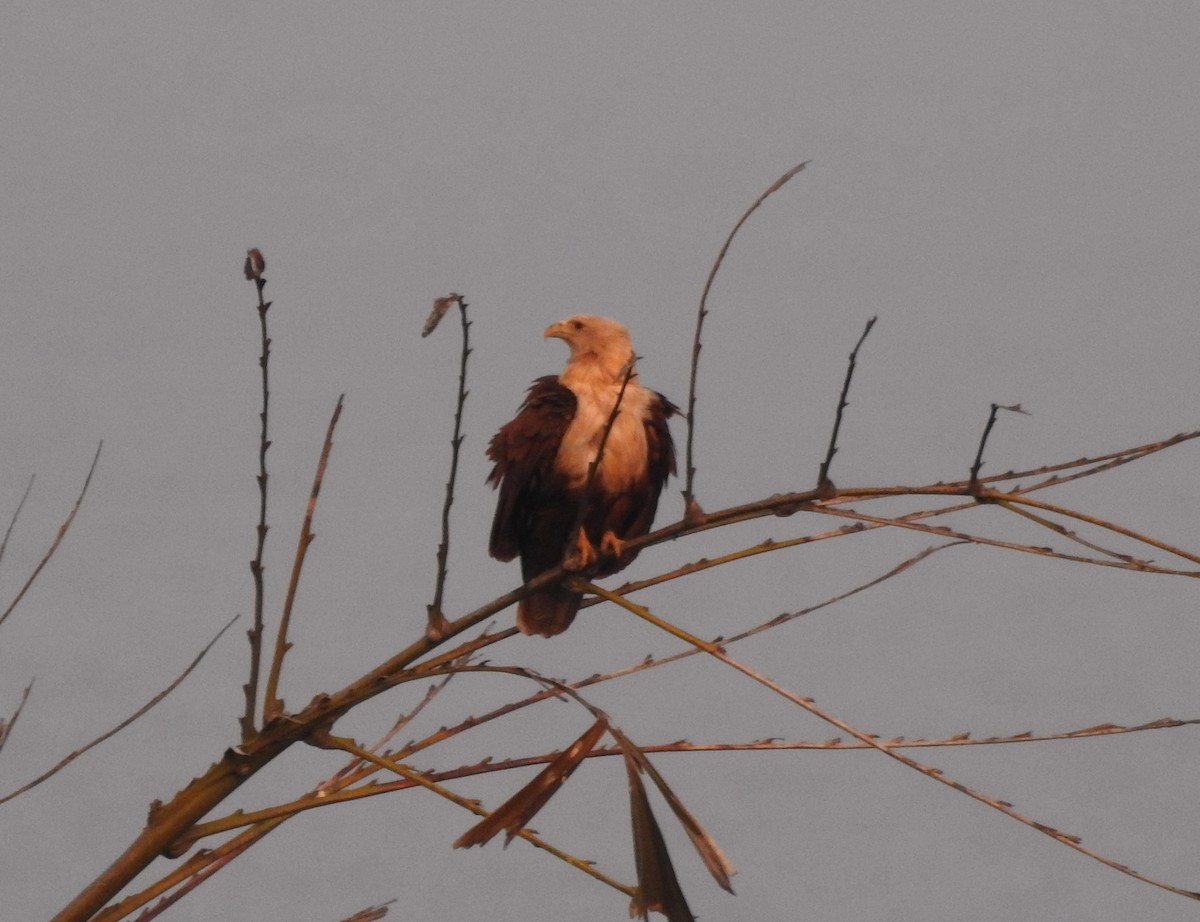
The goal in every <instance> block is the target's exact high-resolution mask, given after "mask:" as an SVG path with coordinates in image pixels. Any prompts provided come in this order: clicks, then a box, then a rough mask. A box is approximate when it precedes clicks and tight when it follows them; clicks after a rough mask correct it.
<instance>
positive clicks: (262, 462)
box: [240, 249, 271, 742]
mask: <svg viewBox="0 0 1200 922" xmlns="http://www.w3.org/2000/svg"><path fill="white" fill-rule="evenodd" d="M266 266H267V263H266V260H265V259H263V255H262V253H261V252H259V251H258V250H256V249H255V250H249V251H248V252H247V253H246V266H245V272H246V278H247V279H248V280H249V281H252V282H254V285H255V287H256V288H257V289H258V324H259V328H260V330H261V333H262V352H261V353H260V355H259V357H258V367H259V368H260V369H261V370H262V411H261V412H260V413H259V414H258V418H259V421H260V423H261V428H260V430H259V438H258V476H257V477H256V478H255V479H256V480H257V481H258V526H257V529H256V531H255V536H256V544H255V548H254V559H253V560H251V561H250V575H251V576H252V577H253V578H254V623H253V624H252V625H251V626H250V629H249V630H248V631H247V632H246V636H247V638H248V639H249V640H250V677H249V679H247V681H246V684H245V685H243V686H242V690H243V691H244V692H245V695H246V710H245V712H244V713H243V714H242V718H241V721H240V723H241V726H242V741H243V742H245V741H246V740H248V739H250V737H251V736H253V735H254V732H255V728H254V714H255V711H257V709H258V681H259V671H260V669H261V664H262V634H263V603H264V590H263V550H264V549H265V547H266V544H267V449H268V448H270V447H271V440H270V439H269V438H268V436H267V411H268V410H269V409H270V405H271V390H270V375H269V370H270V359H271V338H270V337H269V336H268V335H267V311H268V310H270V309H271V302H270V301H264V300H263V289H264V288H265V287H266V285H267V280H266V279H265V278H263V272H264V271H265V270H266Z"/></svg>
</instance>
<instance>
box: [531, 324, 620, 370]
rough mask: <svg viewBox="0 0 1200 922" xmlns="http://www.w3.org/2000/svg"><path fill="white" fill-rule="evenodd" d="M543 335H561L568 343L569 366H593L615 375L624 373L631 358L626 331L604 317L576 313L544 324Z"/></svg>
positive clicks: (551, 336) (560, 337)
mask: <svg viewBox="0 0 1200 922" xmlns="http://www.w3.org/2000/svg"><path fill="white" fill-rule="evenodd" d="M546 338H547V339H550V338H553V339H561V340H562V341H563V342H565V343H566V344H567V345H568V346H569V347H570V349H571V357H570V359H569V360H568V362H567V365H568V367H570V366H572V365H576V366H579V365H588V366H593V368H594V369H595V370H601V369H602V370H603V371H604V372H605V373H607V374H609V375H611V376H612V377H614V378H615V377H617V376H618V375H621V374H623V373H624V369H625V366H626V365H627V364H628V363H629V360H630V359H632V358H633V344H632V343H631V342H630V340H629V331H628V330H627V329H625V327H624V326H622V325H621V324H619V323H617V322H616V321H615V320H609V319H608V318H607V317H597V316H594V315H592V314H576V315H575V316H574V317H568V318H567V319H566V320H560V321H559V322H558V323H552V324H550V326H548V327H546Z"/></svg>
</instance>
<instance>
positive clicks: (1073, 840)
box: [577, 580, 1200, 900]
mask: <svg viewBox="0 0 1200 922" xmlns="http://www.w3.org/2000/svg"><path fill="white" fill-rule="evenodd" d="M577 582H579V583H583V581H582V580H578V581H577ZM584 588H585V589H586V590H587V591H588V592H594V593H595V594H596V595H600V596H603V597H604V598H606V599H608V600H609V601H610V602H615V603H616V604H617V605H620V606H621V607H622V608H624V609H625V610H626V611H628V612H630V613H631V614H634V615H637V616H638V617H639V618H641V619H642V620H644V621H648V622H649V623H650V624H653V625H655V626H656V627H658V628H660V629H662V630H664V631H666V632H667V633H668V634H671V635H673V636H675V637H678V638H679V639H680V640H685V641H687V642H688V643H690V644H693V645H694V646H696V647H699V648H700V649H701V650H703V651H704V652H705V653H708V654H709V655H710V656H712V657H714V658H715V659H718V660H720V661H721V662H723V663H725V665H727V666H731V667H732V668H734V669H736V670H737V671H738V672H740V673H742V674H743V675H745V676H747V677H749V678H750V679H753V680H754V681H755V682H757V683H758V684H759V685H762V686H764V687H765V688H768V689H770V690H771V691H773V692H774V693H775V694H777V695H779V696H780V697H782V698H784V699H786V700H788V701H790V702H792V703H793V704H795V705H797V706H798V707H800V708H803V709H804V710H806V711H808V713H810V714H812V715H813V716H814V717H819V718H820V719H821V720H823V721H825V722H826V723H829V724H832V725H833V726H835V727H837V728H838V729H839V730H841V731H842V732H844V733H847V734H849V735H850V736H853V737H854V738H855V739H857V740H858V741H859V742H860V743H864V744H865V745H867V746H870V747H871V748H872V749H876V750H878V751H879V752H881V753H883V754H884V755H886V756H887V757H888V758H891V759H895V760H896V761H897V762H900V763H901V764H902V765H905V766H907V767H908V768H911V769H913V770H915V771H918V772H920V773H921V774H922V775H924V776H925V777H926V778H930V779H932V780H933V781H936V782H938V783H939V784H944V785H946V786H947V787H949V788H952V789H954V790H956V791H958V792H959V793H961V794H966V795H967V796H968V797H970V798H972V799H973V800H977V801H979V802H980V803H982V804H985V805H987V806H989V807H991V808H992V809H994V810H998V811H999V812H1001V813H1003V814H1004V815H1005V816H1007V817H1009V818H1011V819H1014V820H1016V821H1017V822H1019V823H1023V824H1024V825H1026V826H1029V827H1030V828H1031V829H1036V830H1037V831H1038V832H1040V833H1042V834H1044V835H1047V836H1049V837H1050V838H1052V839H1054V840H1055V841H1056V842H1060V843H1061V844H1063V845H1066V846H1068V847H1069V848H1073V849H1075V851H1077V852H1080V853H1081V854H1084V855H1087V856H1088V857H1089V858H1093V859H1095V860H1096V861H1099V862H1100V863H1101V864H1103V865H1106V866H1107V867H1110V868H1112V869H1113V870H1116V871H1120V872H1121V873H1122V874H1126V875H1128V876H1130V877H1133V878H1134V879H1136V880H1140V881H1142V882H1143V883H1148V884H1150V885H1152V886H1155V887H1158V888H1160V889H1163V890H1167V891H1169V892H1171V893H1175V894H1178V895H1179V896H1185V897H1187V898H1188V899H1192V900H1200V892H1197V891H1194V890H1187V889H1184V888H1182V887H1177V886H1175V885H1173V884H1168V883H1166V882H1165V881H1161V880H1157V879H1155V878H1152V877H1148V876H1146V875H1145V874H1142V873H1140V872H1138V871H1135V870H1133V869H1132V868H1130V867H1128V866H1127V865H1124V864H1121V863H1120V862H1118V861H1114V860H1113V859H1111V858H1108V857H1106V856H1104V855H1101V854H1100V853H1099V852H1096V851H1093V850H1092V849H1090V848H1086V847H1085V846H1084V845H1083V843H1082V841H1081V840H1080V838H1079V837H1078V836H1075V835H1072V834H1070V833H1066V832H1063V831H1061V830H1058V829H1055V828H1053V827H1051V826H1047V825H1046V824H1044V823H1039V822H1037V821H1036V820H1033V819H1031V818H1030V817H1027V816H1025V815H1024V814H1022V813H1019V812H1018V811H1017V810H1016V809H1015V808H1014V807H1013V805H1012V804H1010V803H1008V802H1007V801H1003V800H997V799H996V798H994V797H989V796H988V795H986V794H984V793H982V792H981V791H977V790H975V789H974V788H970V787H968V786H967V785H965V784H962V783H961V782H958V781H955V780H953V779H952V778H950V777H949V776H947V775H946V773H945V772H943V771H942V770H941V769H940V768H935V767H934V766H932V765H926V764H925V763H923V762H920V761H918V760H916V759H914V758H912V757H911V756H907V755H905V754H904V753H902V752H898V751H897V750H896V749H895V748H894V747H893V746H891V745H890V744H889V743H887V742H884V741H883V740H881V739H879V738H878V737H877V736H875V735H874V734H872V733H867V732H866V731H864V730H860V729H858V728H857V727H855V726H853V725H852V724H849V723H847V722H846V721H844V720H842V719H841V718H840V717H837V716H836V715H835V714H833V713H832V712H831V711H828V710H826V709H825V708H823V707H820V706H819V705H818V704H817V703H816V702H815V701H814V700H813V699H812V698H806V697H802V696H800V695H797V694H796V693H795V692H793V691H790V690H788V689H786V688H784V687H783V686H782V685H780V684H779V683H777V682H775V681H773V680H772V679H769V678H767V677H766V676H765V675H763V674H762V673H760V672H758V671H757V670H755V669H752V668H751V667H749V666H747V665H745V664H743V663H741V662H739V661H738V660H736V659H734V658H733V657H731V656H730V655H729V654H728V653H726V652H725V651H724V649H723V648H722V647H721V646H720V645H719V644H715V643H710V642H709V641H706V640H701V639H700V638H699V637H696V636H695V635H693V634H689V633H688V632H687V631H685V630H683V629H682V628H680V627H678V626H677V625H674V624H672V623H670V622H669V621H665V620H664V619H662V618H660V617H658V616H657V615H655V614H653V613H652V612H651V611H650V610H649V609H648V608H646V607H645V606H643V605H637V604H636V603H634V602H630V601H629V600H628V599H625V598H622V597H621V596H619V595H617V594H616V593H613V592H609V591H608V590H606V589H604V588H602V587H600V586H597V585H595V584H592V583H587V584H585V585H584Z"/></svg>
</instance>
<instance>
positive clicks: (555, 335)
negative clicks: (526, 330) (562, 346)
mask: <svg viewBox="0 0 1200 922" xmlns="http://www.w3.org/2000/svg"><path fill="white" fill-rule="evenodd" d="M542 335H543V336H544V337H545V338H546V339H566V338H567V330H566V328H565V327H564V326H563V324H562V321H559V322H558V323H552V324H550V326H548V327H546V332H545V333H543V334H542Z"/></svg>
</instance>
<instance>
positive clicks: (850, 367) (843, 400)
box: [817, 317, 879, 491]
mask: <svg viewBox="0 0 1200 922" xmlns="http://www.w3.org/2000/svg"><path fill="white" fill-rule="evenodd" d="M878 319H879V318H878V317H872V318H871V319H870V320H868V321H867V326H866V329H864V330H863V332H862V336H860V337H859V338H858V342H857V343H855V344H854V348H853V349H852V350H851V352H850V361H849V362H848V363H847V365H846V380H845V381H843V382H842V393H841V396H840V397H838V405H837V412H836V413H835V414H834V416H833V432H831V433H830V434H829V450H828V451H826V452H825V460H824V461H822V462H821V469H820V471H819V472H818V473H817V489H818V490H821V491H824V490H828V489H829V488H831V487H832V486H833V484H832V483H831V482H830V480H829V467H830V465H832V464H833V456H834V455H836V454H837V451H838V448H837V439H838V433H839V432H840V431H841V428H842V412H843V411H844V410H845V409H846V407H848V406H849V405H850V401H849V396H850V382H851V381H852V380H853V379H854V367H855V366H856V365H857V364H858V350H859V349H861V348H862V344H863V343H864V342H866V339H867V336H868V335H870V333H871V327H873V326H875V321H876V320H878Z"/></svg>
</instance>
